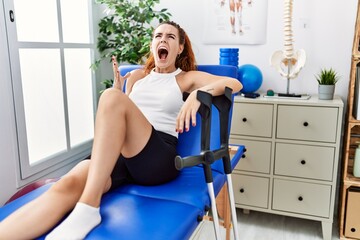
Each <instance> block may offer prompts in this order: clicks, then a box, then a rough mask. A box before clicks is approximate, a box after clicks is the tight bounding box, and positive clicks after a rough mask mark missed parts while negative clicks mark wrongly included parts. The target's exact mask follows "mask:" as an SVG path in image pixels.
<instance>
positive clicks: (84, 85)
mask: <svg viewBox="0 0 360 240" xmlns="http://www.w3.org/2000/svg"><path fill="white" fill-rule="evenodd" d="M90 64H91V50H90V49H65V69H66V71H65V72H66V74H65V76H66V88H67V97H68V112H69V126H70V143H71V146H74V145H77V144H79V143H82V142H85V141H88V140H90V139H92V138H93V134H94V133H93V128H94V108H93V105H92V104H89V103H92V102H93V87H92V86H93V85H92V72H91V69H90V68H89V66H90Z"/></svg>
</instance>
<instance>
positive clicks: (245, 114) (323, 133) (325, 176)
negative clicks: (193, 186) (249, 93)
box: [230, 96, 343, 240]
mask: <svg viewBox="0 0 360 240" xmlns="http://www.w3.org/2000/svg"><path fill="white" fill-rule="evenodd" d="M342 117H343V102H342V101H341V99H340V98H339V97H335V98H334V100H329V101H327V100H326V101H324V100H318V98H317V96H311V98H310V99H308V100H300V99H275V98H267V97H264V96H260V97H259V98H256V99H249V98H244V97H240V96H236V97H235V102H234V108H233V117H232V126H231V135H230V142H231V143H234V144H243V145H245V147H246V152H245V153H244V155H243V157H242V159H241V160H240V162H239V163H238V165H237V166H236V168H235V170H234V172H233V174H232V175H233V185H234V186H233V187H234V194H235V202H236V206H237V207H238V208H243V209H249V210H257V211H264V212H268V213H274V214H281V215H287V216H292V217H299V218H306V219H311V220H316V221H321V222H322V231H323V238H324V239H325V240H327V239H329V240H330V239H331V233H332V223H333V216H334V204H335V193H336V191H337V185H336V183H337V175H338V174H337V172H338V165H339V164H338V163H339V148H340V139H341V128H342Z"/></svg>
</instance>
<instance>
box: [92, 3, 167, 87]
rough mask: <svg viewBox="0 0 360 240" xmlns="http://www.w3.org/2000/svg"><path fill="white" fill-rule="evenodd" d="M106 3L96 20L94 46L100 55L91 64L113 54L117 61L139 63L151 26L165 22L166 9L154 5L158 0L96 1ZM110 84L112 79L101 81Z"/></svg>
mask: <svg viewBox="0 0 360 240" xmlns="http://www.w3.org/2000/svg"><path fill="white" fill-rule="evenodd" d="M96 2H97V3H99V4H104V6H106V8H107V9H106V12H107V14H106V16H105V17H103V18H102V19H100V22H99V24H98V25H99V36H98V39H97V49H98V50H99V53H100V58H99V59H97V60H96V61H95V63H94V64H92V68H93V69H96V68H97V67H98V66H99V64H100V62H101V61H102V60H104V59H108V60H109V62H110V61H111V56H116V59H117V61H118V62H119V63H128V64H143V63H144V60H145V59H146V54H147V53H148V52H149V48H150V43H151V39H152V32H153V30H154V27H153V26H152V24H153V25H155V24H156V25H157V24H158V23H159V22H162V21H168V20H169V18H170V16H171V14H170V13H169V12H168V10H167V9H161V10H159V11H157V10H155V9H154V5H155V4H156V3H159V2H160V0H96ZM102 83H103V84H104V85H105V87H106V86H111V85H112V79H107V80H105V81H103V82H102Z"/></svg>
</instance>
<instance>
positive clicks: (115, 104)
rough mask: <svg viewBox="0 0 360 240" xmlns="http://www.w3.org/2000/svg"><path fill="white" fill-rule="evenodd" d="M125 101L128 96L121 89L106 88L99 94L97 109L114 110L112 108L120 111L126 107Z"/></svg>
mask: <svg viewBox="0 0 360 240" xmlns="http://www.w3.org/2000/svg"><path fill="white" fill-rule="evenodd" d="M126 101H128V97H127V96H126V95H125V94H124V93H123V92H121V90H119V89H116V88H108V89H106V90H105V91H104V92H103V93H102V94H101V97H100V100H99V110H102V111H106V110H110V112H114V110H120V111H122V110H125V109H126V106H127V104H126Z"/></svg>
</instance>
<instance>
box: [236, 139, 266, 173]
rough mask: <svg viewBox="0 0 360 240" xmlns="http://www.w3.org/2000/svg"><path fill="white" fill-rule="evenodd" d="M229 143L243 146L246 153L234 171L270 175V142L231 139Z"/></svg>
mask: <svg viewBox="0 0 360 240" xmlns="http://www.w3.org/2000/svg"><path fill="white" fill-rule="evenodd" d="M230 142H231V143H235V144H241V145H245V148H246V152H245V153H244V154H243V157H242V158H241V159H240V161H239V163H238V164H237V165H236V167H235V169H237V170H242V171H250V172H259V173H270V157H271V142H265V141H252V140H245V139H231V140H230Z"/></svg>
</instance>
